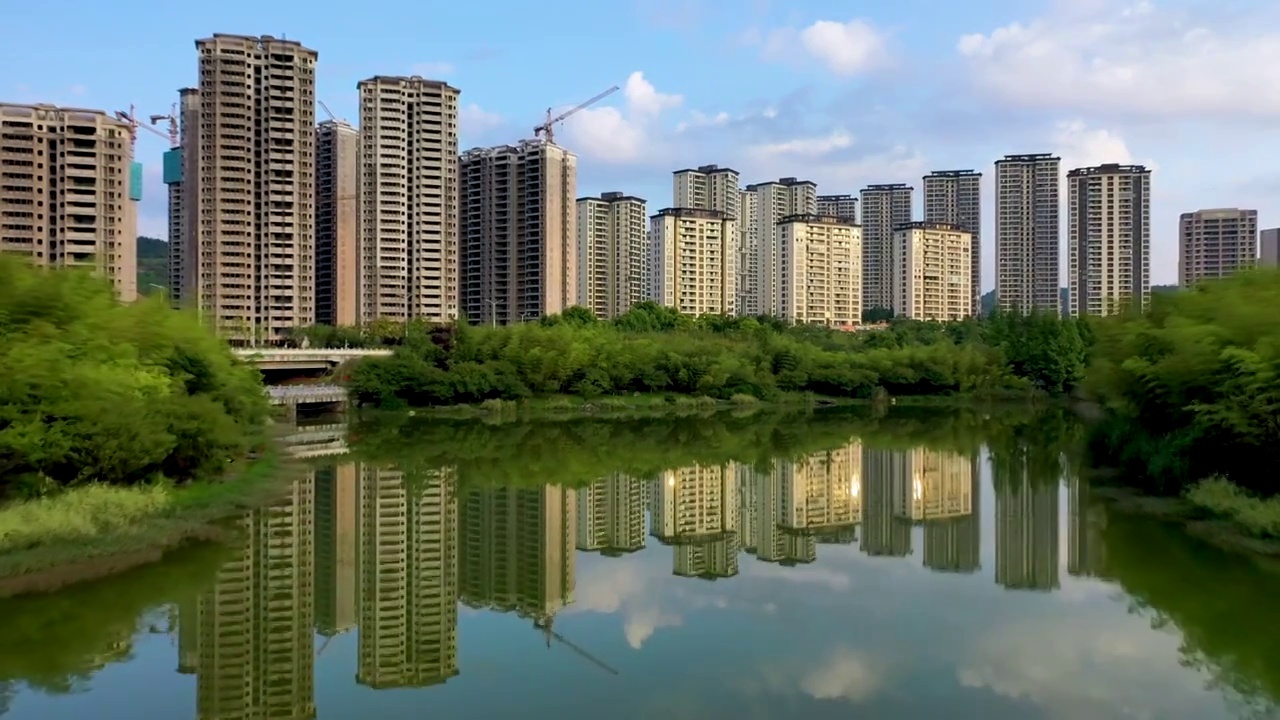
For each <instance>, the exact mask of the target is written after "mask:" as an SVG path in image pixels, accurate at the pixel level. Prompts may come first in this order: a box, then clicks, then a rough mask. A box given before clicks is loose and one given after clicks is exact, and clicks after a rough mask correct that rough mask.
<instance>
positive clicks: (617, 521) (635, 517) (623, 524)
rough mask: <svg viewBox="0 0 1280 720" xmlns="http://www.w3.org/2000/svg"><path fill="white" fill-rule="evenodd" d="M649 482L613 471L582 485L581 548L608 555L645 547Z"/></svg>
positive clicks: (578, 533) (579, 512) (580, 507)
mask: <svg viewBox="0 0 1280 720" xmlns="http://www.w3.org/2000/svg"><path fill="white" fill-rule="evenodd" d="M646 484H647V481H645V480H640V479H637V478H632V477H629V476H627V475H623V474H622V473H613V474H612V475H609V476H607V477H603V478H600V479H598V480H596V481H595V482H593V483H591V484H590V485H586V486H583V487H581V488H578V490H577V493H578V528H577V543H576V545H577V548H578V549H579V550H583V551H586V552H599V553H600V554H601V555H605V556H608V557H617V556H620V555H625V554H627V553H633V552H635V551H637V550H642V549H644V545H645V540H644V538H645V523H644V512H645V509H646V507H645V506H646V502H645V485H646Z"/></svg>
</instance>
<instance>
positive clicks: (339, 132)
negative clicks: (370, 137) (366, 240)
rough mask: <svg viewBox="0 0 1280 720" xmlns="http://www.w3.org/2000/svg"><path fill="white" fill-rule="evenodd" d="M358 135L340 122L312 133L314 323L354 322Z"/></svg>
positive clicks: (357, 297)
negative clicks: (314, 142)
mask: <svg viewBox="0 0 1280 720" xmlns="http://www.w3.org/2000/svg"><path fill="white" fill-rule="evenodd" d="M359 152H360V133H359V131H357V130H356V129H355V128H353V127H351V125H349V124H347V123H345V122H343V121H341V120H328V121H326V122H322V123H320V125H319V126H318V127H316V322H317V323H320V324H321V325H339V326H351V325H355V324H356V323H357V322H359V320H360V312H359V310H360V302H359V301H360V295H359V292H360V283H359V272H360V255H359V243H358V239H359V231H360V202H359V194H358V186H359V182H360V164H359V162H357V156H358V154H359Z"/></svg>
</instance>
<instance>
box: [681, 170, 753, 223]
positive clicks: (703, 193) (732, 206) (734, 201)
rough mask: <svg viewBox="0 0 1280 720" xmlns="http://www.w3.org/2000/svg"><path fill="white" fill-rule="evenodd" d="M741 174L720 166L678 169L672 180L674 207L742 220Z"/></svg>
mask: <svg viewBox="0 0 1280 720" xmlns="http://www.w3.org/2000/svg"><path fill="white" fill-rule="evenodd" d="M738 182H739V175H738V171H737V170H734V169H733V168H725V167H720V166H719V165H701V166H699V167H697V168H686V169H684V170H676V171H675V172H673V173H672V178H671V206H672V207H677V208H692V209H695V210H718V211H720V212H722V213H724V214H725V216H726V217H728V218H729V219H730V220H735V221H738V220H741V219H742V213H741V208H740V207H739V201H740V197H739V194H740V188H739V186H738Z"/></svg>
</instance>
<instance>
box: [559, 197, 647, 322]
mask: <svg viewBox="0 0 1280 720" xmlns="http://www.w3.org/2000/svg"><path fill="white" fill-rule="evenodd" d="M577 205H578V208H577V213H578V221H577V233H578V263H577V265H578V277H577V283H578V304H579V305H581V306H583V307H585V308H587V309H588V310H590V311H591V312H592V313H594V314H595V316H596V317H598V318H613V317H617V316H618V315H621V314H623V313H625V312H626V311H628V310H630V309H631V306H632V305H635V304H636V303H638V302H641V301H643V300H644V299H645V295H646V293H647V291H648V287H649V252H648V244H647V234H648V221H649V219H648V215H647V214H646V212H645V201H644V199H643V198H638V197H635V196H632V195H624V194H623V193H620V192H607V193H604V194H602V195H601V196H600V197H582V198H578V203H577Z"/></svg>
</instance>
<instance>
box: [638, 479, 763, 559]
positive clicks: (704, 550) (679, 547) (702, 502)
mask: <svg viewBox="0 0 1280 720" xmlns="http://www.w3.org/2000/svg"><path fill="white" fill-rule="evenodd" d="M740 511H741V508H740V507H739V505H738V475H737V466H736V465H734V464H732V463H727V464H725V465H692V466H689V467H684V468H678V469H675V470H668V471H666V472H664V473H662V474H661V475H659V476H658V478H657V480H656V481H654V487H653V506H652V508H651V512H652V518H651V521H650V522H651V526H650V533H651V534H652V535H653V536H654V537H656V538H657V539H658V540H659V541H660V542H661V543H662V544H664V545H670V546H672V558H673V559H672V563H673V565H674V572H675V574H676V575H680V576H682V577H700V578H704V579H708V580H714V579H716V578H728V577H733V576H734V575H737V574H738V548H739V543H740V541H741V539H740V537H739V528H740V524H741V512H740Z"/></svg>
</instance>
